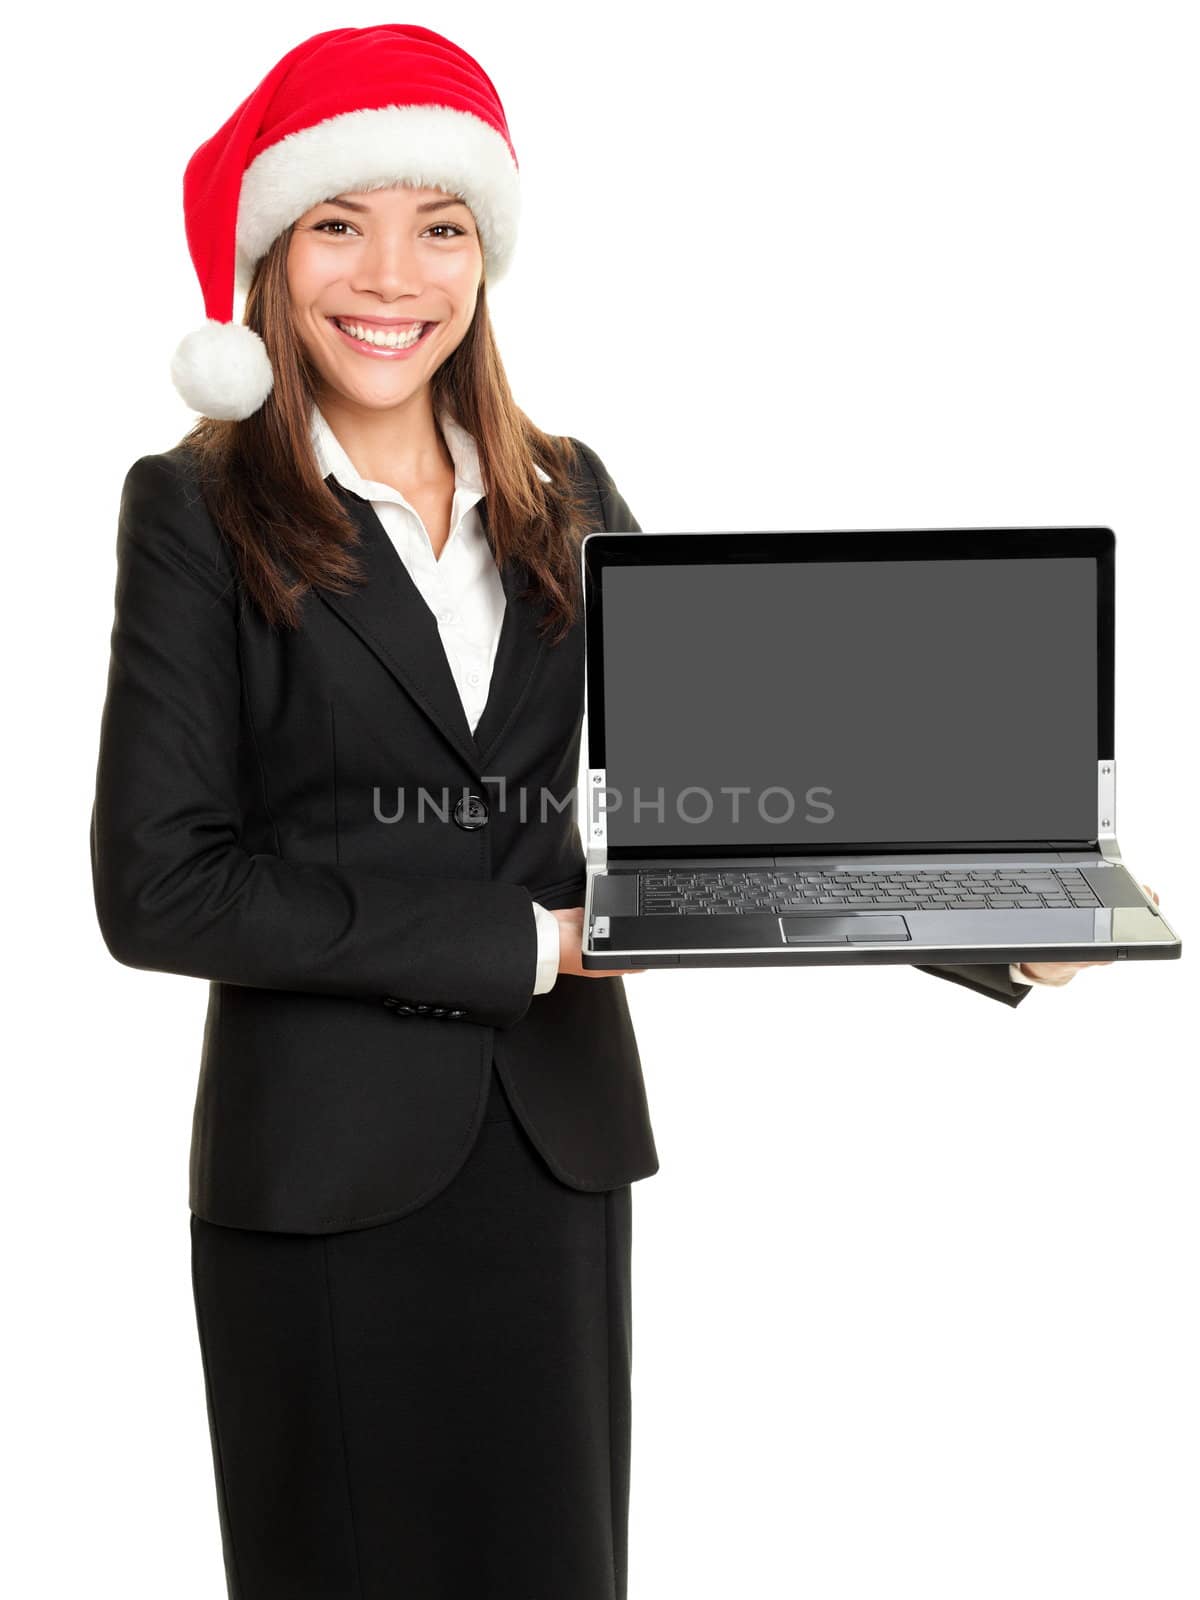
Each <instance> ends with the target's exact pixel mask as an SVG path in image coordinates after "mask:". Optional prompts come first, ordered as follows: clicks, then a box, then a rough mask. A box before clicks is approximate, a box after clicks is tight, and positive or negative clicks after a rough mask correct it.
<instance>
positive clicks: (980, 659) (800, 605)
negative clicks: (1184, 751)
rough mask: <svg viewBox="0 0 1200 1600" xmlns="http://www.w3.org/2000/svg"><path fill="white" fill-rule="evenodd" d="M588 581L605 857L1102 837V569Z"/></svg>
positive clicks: (810, 572) (1007, 567)
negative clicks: (599, 665)
mask: <svg viewBox="0 0 1200 1600" xmlns="http://www.w3.org/2000/svg"><path fill="white" fill-rule="evenodd" d="M602 582H603V591H602V592H603V611H602V616H603V630H604V632H603V638H604V740H605V770H606V781H607V787H608V791H609V795H608V813H607V826H608V842H609V844H610V845H611V846H617V847H619V846H622V845H636V846H637V847H638V848H639V849H640V848H644V847H654V846H656V845H670V846H675V845H681V846H689V845H690V846H697V847H698V846H709V845H720V846H729V847H730V848H731V849H736V847H737V845H738V844H744V845H746V846H750V845H755V846H761V845H763V844H771V845H774V846H776V847H777V848H786V847H788V846H790V845H792V844H798V845H801V846H804V847H809V846H817V847H820V846H821V845H824V844H855V843H856V844H877V843H887V842H896V843H909V842H911V843H947V844H951V843H954V842H957V841H962V842H972V843H975V842H986V841H992V840H995V841H1007V840H1016V841H1020V840H1038V841H1041V840H1050V839H1063V840H1070V839H1092V838H1094V837H1095V834H1096V764H1097V755H1098V752H1097V745H1098V736H1097V725H1098V723H1097V693H1098V687H1097V638H1096V563H1095V561H1094V559H1091V558H1089V557H1074V556H1072V557H1061V558H1056V557H1039V558H1037V559H1032V558H1023V557H1003V558H996V559H989V558H973V559H969V560H968V559H963V560H942V559H939V560H921V559H912V560H904V561H888V560H877V561H855V562H847V561H815V562H813V561H809V562H773V561H761V562H742V563H736V564H728V563H719V562H715V563H696V564H687V565H683V564H676V563H671V564H667V563H663V564H660V565H638V566H618V565H612V566H605V567H604V568H603V569H602ZM731 788H732V789H740V791H741V792H740V793H739V794H737V795H734V794H731V793H729V792H728V791H729V790H730V789H731ZM660 791H661V793H660ZM639 804H640V806H641V815H640V817H637V816H636V815H635V810H636V807H637V805H639Z"/></svg>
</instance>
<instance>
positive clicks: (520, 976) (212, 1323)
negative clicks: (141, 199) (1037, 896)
mask: <svg viewBox="0 0 1200 1600" xmlns="http://www.w3.org/2000/svg"><path fill="white" fill-rule="evenodd" d="M184 198H185V213H186V221H187V230H188V240H189V246H190V249H191V254H192V258H193V261H194V263H195V265H196V268H197V272H198V274H199V277H200V280H201V284H202V287H203V289H204V294H205V304H206V311H207V313H208V319H207V322H206V324H205V326H204V328H202V329H200V330H198V331H197V332H196V333H194V334H191V335H189V336H188V338H186V339H185V340H184V341H183V343H182V345H181V346H180V348H179V350H178V351H177V353H176V357H175V361H174V364H173V369H172V370H173V375H174V378H175V382H176V384H177V386H178V387H179V389H180V392H181V393H182V394H183V395H184V397H185V398H186V399H187V400H188V402H189V403H190V404H191V405H192V406H193V407H194V408H195V409H196V410H197V411H199V412H201V413H202V416H201V418H200V420H199V421H198V422H197V424H196V425H195V427H194V428H193V429H192V430H191V432H190V433H189V434H188V436H187V438H186V439H185V440H184V441H182V443H181V444H180V445H178V446H176V447H175V448H174V449H172V450H169V451H167V452H165V453H163V454H161V455H150V456H145V457H143V458H141V459H140V460H139V461H137V462H136V463H135V464H134V466H133V467H132V468H131V469H130V472H129V474H128V476H127V479H126V483H125V488H124V493H123V498H122V505H121V518H120V527H119V536H118V578H117V589H116V618H115V622H114V628H113V640H112V659H111V666H110V676H109V685H108V696H107V700H106V704H105V711H104V722H103V728H102V737H101V750H100V761H99V768H98V773H97V793H96V805H95V809H94V813H93V828H92V853H93V871H94V879H95V890H96V904H97V910H98V914H99V918H100V923H101V927H102V930H103V932H104V937H105V939H106V942H107V943H108V946H109V948H110V950H111V951H112V953H113V954H114V955H115V956H116V957H117V958H118V959H119V960H122V961H124V962H126V963H128V964H130V965H133V966H138V967H143V968H152V969H155V970H160V971H168V972H176V973H186V974H190V975H193V976H197V977H204V978H207V979H209V980H210V984H211V987H210V1003H209V1011H208V1018H207V1023H206V1027H205V1033H204V1048H203V1059H202V1065H201V1072H200V1081H199V1085H198V1090H197V1098H196V1110H195V1120H194V1125H193V1138H192V1150H191V1161H190V1189H189V1204H190V1208H191V1212H192V1216H191V1229H192V1260H193V1282H194V1288H195V1300H196V1313H197V1323H198V1331H199V1335H200V1344H201V1352H202V1357H203V1362H204V1374H205V1383H206V1394H207V1402H208V1414H209V1423H210V1430H211V1438H212V1447H213V1460H214V1467H215V1472H216V1481H217V1494H218V1507H219V1512H220V1521H221V1532H222V1541H223V1549H224V1557H225V1564H226V1571H227V1578H228V1588H229V1593H230V1595H231V1596H237V1597H239V1600H268V1597H270V1600H280V1597H284V1596H287V1597H292V1596H295V1595H299V1594H312V1595H321V1596H322V1597H323V1600H332V1597H334V1596H341V1595H345V1596H347V1597H349V1596H369V1595H380V1596H382V1595H392V1594H411V1595H419V1596H421V1597H422V1600H437V1597H459V1596H462V1597H466V1596H470V1597H471V1600H478V1597H480V1596H482V1595H487V1596H488V1597H489V1600H501V1597H505V1596H512V1597H513V1600H516V1597H520V1600H533V1597H535V1596H537V1597H542V1596H546V1597H548V1596H551V1595H554V1596H570V1597H571V1600H601V1597H603V1600H614V1597H623V1596H624V1595H625V1593H626V1536H627V1509H628V1493H629V1442H630V1372H631V1317H630V1298H629V1293H630V1241H631V1231H630V1230H631V1198H630V1197H631V1189H630V1186H631V1184H632V1183H633V1182H634V1181H636V1180H637V1179H639V1178H643V1177H647V1176H649V1175H650V1174H652V1173H653V1172H654V1171H656V1170H657V1167H658V1158H657V1154H656V1151H655V1146H654V1138H653V1133H652V1130H651V1127H650V1122H649V1117H648V1114H647V1107H646V1099H645V1090H644V1084H643V1080H642V1073H641V1065H640V1061H639V1058H638V1053H637V1047H636V1043H635V1040H634V1036H633V1031H632V1027H631V1024H630V1019H629V1013H628V1008H627V1006H626V1002H625V997H624V991H623V987H622V985H621V983H620V981H619V976H620V975H619V973H617V972H612V973H604V972H584V971H583V970H582V968H581V966H580V951H579V944H580V931H581V923H582V910H581V908H580V906H579V903H578V902H579V899H580V891H581V889H582V886H583V878H584V873H583V861H582V852H581V848H580V841H579V835H578V829H577V825H576V823H575V820H574V818H573V816H572V813H571V806H572V803H573V800H574V794H575V786H576V780H577V775H578V766H579V738H580V720H581V708H582V694H583V682H582V675H583V658H582V624H581V619H580V617H579V611H578V600H579V595H578V566H579V549H578V540H579V537H580V535H581V533H582V532H584V531H586V530H587V528H589V527H604V528H609V529H629V530H637V523H636V522H635V521H634V520H633V518H632V516H631V514H630V511H629V507H628V506H627V505H626V504H625V502H624V500H623V499H622V498H621V496H620V495H619V493H618V492H617V490H616V488H615V486H614V484H613V482H612V480H611V478H610V476H609V475H608V473H607V471H606V470H605V468H604V464H603V462H602V461H601V460H600V458H599V457H598V456H597V455H596V454H595V452H594V451H592V450H590V449H589V448H588V447H587V446H585V445H583V444H581V443H580V442H579V441H578V440H571V439H563V438H558V437H556V436H553V435H549V434H545V433H543V432H541V431H540V430H539V429H537V428H536V427H535V426H534V425H533V424H532V423H531V422H530V421H529V419H528V418H527V417H526V416H525V415H524V413H523V412H521V411H520V410H519V409H518V408H517V407H516V405H515V404H514V402H513V400H512V398H511V396H510V393H509V390H508V387H507V384H506V382H505V378H504V373H503V369H502V366H501V363H500V359H499V355H498V353H497V350H496V347H495V344H494V342H493V339H492V334H491V329H490V324H489V321H488V315H487V304H486V297H485V293H484V279H485V276H486V278H487V279H489V280H495V279H496V278H497V277H499V276H500V275H501V274H502V272H503V271H504V270H505V268H506V267H507V263H508V259H509V256H510V255H511V251H512V248H513V245H514V242H515V229H516V220H517V210H518V204H517V168H516V162H515V157H514V156H513V154H512V147H511V142H510V140H509V137H508V132H507V127H506V124H505V119H504V113H503V109H502V107H501V105H500V102H499V100H498V98H497V96H496V93H495V89H494V87H493V86H492V84H491V82H490V80H489V79H488V78H487V76H486V75H485V74H484V72H483V71H482V69H481V68H480V67H479V66H478V64H477V63H476V62H475V61H473V60H472V58H471V57H470V56H468V55H466V54H465V52H463V51H461V50H460V49H458V48H457V47H456V46H455V45H453V44H452V43H450V41H449V40H446V39H444V38H442V37H441V36H440V35H438V34H435V33H432V32H430V31H429V30H426V29H423V28H416V27H404V26H394V27H379V28H365V29H353V28H345V29H335V30H332V31H330V32H328V33H323V34H319V35H317V36H316V37H315V38H313V39H310V40H308V41H306V42H305V43H304V44H302V45H300V46H298V47H297V48H296V49H295V50H293V51H291V52H290V53H289V54H288V55H287V56H285V57H284V58H283V59H282V61H280V62H279V63H278V65H277V66H276V67H274V68H273V69H272V70H271V72H270V73H269V74H268V75H267V78H266V79H264V81H263V83H262V84H261V85H260V86H259V88H258V89H257V90H255V91H254V93H253V94H251V95H250V96H249V97H248V98H247V99H246V101H244V102H243V104H242V105H241V106H240V107H239V108H238V110H237V111H236V112H235V113H234V115H233V116H232V117H231V118H230V119H229V120H228V121H227V122H226V123H225V125H224V126H223V127H222V128H221V130H220V131H219V132H218V133H217V134H216V135H215V136H214V138H212V139H210V140H209V141H208V142H207V143H206V144H204V145H203V146H201V148H200V149H199V150H198V151H197V152H196V154H195V156H194V157H193V158H192V161H191V162H190V163H189V167H188V171H187V176H186V179H185V196H184ZM237 281H240V282H241V284H242V287H243V288H244V289H245V290H246V292H247V301H246V311H245V324H244V325H242V324H235V323H234V322H233V321H232V320H231V318H232V304H233V289H234V285H235V282H237ZM418 325H419V326H420V331H419V332H417V331H415V330H416V329H417V327H418ZM422 799H424V800H425V801H426V804H425V806H424V807H422V805H421V801H422ZM931 970H938V971H939V975H942V976H950V977H953V978H954V979H955V981H966V982H968V983H969V984H970V985H971V986H972V987H977V988H979V989H980V990H981V991H982V992H984V993H992V994H994V995H995V996H996V997H997V998H1000V999H1003V1000H1005V1001H1006V1002H1007V1003H1009V1004H1014V1003H1016V1000H1017V999H1019V998H1020V996H1021V995H1022V994H1023V993H1024V992H1025V990H1024V989H1018V988H1016V987H1015V986H1014V982H1013V979H1012V976H1011V975H1010V974H1009V973H1008V972H1007V970H995V969H987V968H979V969H972V970H971V972H970V973H968V974H966V975H965V976H964V974H963V973H961V972H954V971H952V970H951V969H931ZM1049 975H1050V976H1051V977H1053V976H1055V974H1054V972H1053V970H1051V972H1050V974H1049ZM1025 976H1026V977H1027V978H1033V977H1034V976H1036V974H1026V975H1025ZM614 978H616V979H617V981H615V982H614V981H613V979H614ZM585 980H587V981H585Z"/></svg>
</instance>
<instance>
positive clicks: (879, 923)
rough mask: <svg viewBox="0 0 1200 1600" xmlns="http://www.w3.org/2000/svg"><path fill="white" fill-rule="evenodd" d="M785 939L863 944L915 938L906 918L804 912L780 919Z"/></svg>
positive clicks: (789, 941) (870, 912)
mask: <svg viewBox="0 0 1200 1600" xmlns="http://www.w3.org/2000/svg"><path fill="white" fill-rule="evenodd" d="M779 921H780V923H781V924H782V926H783V937H784V940H785V941H786V942H787V943H788V944H859V943H871V944H873V943H874V942H875V941H876V940H878V939H882V940H887V941H888V942H889V943H894V942H895V941H897V940H901V939H908V938H910V937H911V935H910V934H909V931H908V923H907V922H905V920H904V918H903V917H899V916H892V915H888V914H878V915H877V914H876V913H875V912H873V911H862V912H859V913H857V914H856V915H853V916H848V917H833V916H825V915H823V914H822V913H821V912H819V911H813V912H803V913H801V914H800V915H798V916H791V917H780V919H779Z"/></svg>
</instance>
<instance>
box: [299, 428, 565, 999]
mask: <svg viewBox="0 0 1200 1600" xmlns="http://www.w3.org/2000/svg"><path fill="white" fill-rule="evenodd" d="M438 420H439V422H440V424H441V429H442V434H443V437H444V438H445V440H446V448H447V449H448V450H449V452H450V455H451V457H452V459H453V461H454V501H453V505H452V507H451V511H450V537H449V538H448V539H447V540H446V543H445V545H444V546H443V548H442V553H441V555H440V556H435V555H434V553H433V545H432V543H431V542H430V538H429V534H428V532H427V531H426V528H425V524H424V523H423V522H422V521H421V517H420V513H419V512H417V511H416V510H415V509H414V507H412V506H411V505H409V503H408V501H407V500H406V499H405V498H404V496H403V495H402V494H401V493H400V491H399V489H394V488H393V487H392V486H391V484H387V483H375V482H373V481H372V480H371V479H368V478H362V477H360V476H359V474H358V472H357V471H356V470H355V467H354V463H353V462H352V461H351V460H350V457H349V456H348V455H347V454H346V452H345V450H344V449H343V448H342V446H341V444H340V443H339V441H338V438H337V435H336V434H335V433H334V431H333V429H332V428H331V427H330V426H329V424H328V422H327V421H326V420H325V417H324V416H323V415H322V413H321V411H320V409H319V408H318V407H317V406H313V408H312V415H311V427H310V435H311V438H312V443H313V450H314V452H315V453H316V458H317V465H318V469H319V471H320V473H321V476H322V477H323V478H327V477H328V476H329V474H330V473H332V474H333V475H334V477H335V478H336V479H337V480H338V482H339V483H340V484H341V485H342V486H343V488H346V489H352V490H353V491H354V493H355V494H360V495H362V497H363V499H364V500H369V501H370V502H371V505H372V506H373V507H374V509H375V513H376V515H377V516H378V518H379V520H380V522H382V524H383V526H384V528H385V529H386V530H387V534H388V537H389V538H390V539H391V541H392V543H393V544H394V545H395V547H396V550H397V552H398V553H399V556H400V559H401V560H402V561H403V562H404V565H405V566H406V567H407V568H408V572H409V576H410V577H411V578H412V581H413V583H414V584H415V585H416V587H417V589H418V591H419V592H420V594H421V598H422V599H423V600H424V601H425V604H426V605H427V606H428V607H429V609H430V611H432V612H433V614H434V617H435V618H436V619H437V625H438V633H439V635H440V636H441V641H442V647H443V649H444V650H445V652H446V660H447V661H448V662H449V665H450V671H451V672H452V674H453V676H454V682H455V684H456V686H457V688H458V693H459V698H460V699H461V700H462V703H463V710H464V711H465V712H466V714H467V722H468V724H469V725H470V728H471V732H472V733H474V731H475V726H476V724H477V723H478V721H479V719H480V717H481V716H482V715H483V708H484V706H485V705H486V704H487V697H488V687H489V685H490V683H491V681H492V667H493V666H494V665H495V661H496V646H497V645H498V644H499V642H500V626H501V624H502V622H503V621H504V608H505V605H506V604H507V597H506V595H505V593H504V585H503V584H502V583H501V582H500V573H499V570H498V569H497V566H496V562H495V559H494V557H493V555H492V551H491V546H490V545H489V544H488V542H487V536H486V535H485V533H484V531H483V524H482V523H481V521H480V518H479V513H478V511H476V509H475V507H476V506H477V505H478V503H479V501H480V500H482V499H483V496H484V487H483V482H482V480H481V478H480V476H479V453H478V451H477V450H476V448H475V441H474V439H473V438H472V437H471V435H470V434H469V433H468V432H467V431H466V429H465V428H460V427H459V426H458V424H457V423H456V422H454V421H453V420H452V419H451V418H450V417H449V416H448V415H446V414H445V413H443V414H442V415H441V416H440V417H439V419H438ZM537 470H538V473H539V475H540V476H541V477H542V478H548V476H549V474H548V473H545V472H542V469H541V468H540V467H539V468H538V469H537ZM533 918H534V926H535V929H536V932H537V974H536V976H535V979H534V985H533V992H534V994H547V993H548V992H549V991H550V990H551V989H552V988H553V987H554V980H555V979H556V978H557V977H558V960H559V948H558V947H559V939H558V919H557V918H556V917H555V916H554V914H553V912H551V911H548V910H547V909H546V907H545V906H543V905H539V904H538V902H537V901H536V900H535V901H534V902H533Z"/></svg>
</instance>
